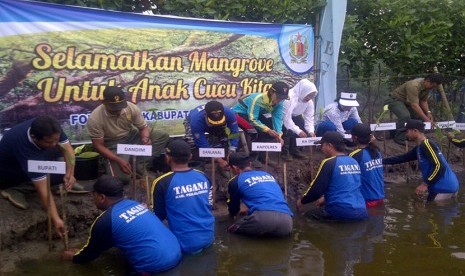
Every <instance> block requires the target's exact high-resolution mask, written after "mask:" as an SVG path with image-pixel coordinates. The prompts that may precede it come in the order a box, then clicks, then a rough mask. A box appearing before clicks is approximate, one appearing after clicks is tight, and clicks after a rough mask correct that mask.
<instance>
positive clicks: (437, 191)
mask: <svg viewBox="0 0 465 276" xmlns="http://www.w3.org/2000/svg"><path fill="white" fill-rule="evenodd" d="M400 131H405V135H406V137H407V140H409V141H414V142H416V143H417V146H416V147H414V148H413V149H412V150H410V151H409V152H407V153H405V154H402V155H398V156H393V157H389V158H385V159H383V164H385V165H386V164H400V163H405V162H409V161H414V160H418V163H419V165H420V169H421V175H422V179H423V182H422V183H421V184H420V185H419V186H418V187H417V188H416V190H415V193H416V194H417V195H418V196H423V195H424V194H426V193H427V192H428V197H427V200H428V201H436V200H445V199H450V198H452V197H455V196H456V195H457V191H458V190H459V181H458V179H457V176H456V175H455V173H454V172H453V171H452V169H451V168H450V166H449V164H448V163H447V161H446V159H445V158H444V156H443V154H442V152H441V150H440V149H439V147H438V146H437V145H436V144H435V143H434V142H433V141H430V140H429V139H428V138H426V136H425V124H424V123H423V122H422V121H420V120H414V119H410V120H408V121H407V124H406V125H405V127H404V128H403V129H401V130H400Z"/></svg>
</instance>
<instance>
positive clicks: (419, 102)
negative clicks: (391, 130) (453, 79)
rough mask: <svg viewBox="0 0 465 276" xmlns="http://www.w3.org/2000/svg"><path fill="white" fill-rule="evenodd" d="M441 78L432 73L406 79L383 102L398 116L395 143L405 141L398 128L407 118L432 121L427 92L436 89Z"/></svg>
mask: <svg viewBox="0 0 465 276" xmlns="http://www.w3.org/2000/svg"><path fill="white" fill-rule="evenodd" d="M442 80H443V77H442V75H441V74H438V73H434V74H430V75H428V76H426V77H425V78H417V79H413V80H410V81H407V82H405V83H404V84H402V85H401V86H399V87H397V88H396V89H394V91H392V93H391V94H390V98H389V99H388V100H386V102H385V104H387V105H388V106H389V110H391V112H392V113H394V115H396V116H397V118H398V120H397V130H396V134H395V137H394V141H395V142H396V143H399V144H404V143H405V140H406V138H405V132H404V131H399V129H401V128H403V127H404V125H405V123H406V122H407V120H408V119H418V120H422V121H424V122H433V114H432V113H431V110H430V108H429V106H428V98H429V92H430V91H431V90H434V89H437V87H438V86H439V85H440V84H441V83H442Z"/></svg>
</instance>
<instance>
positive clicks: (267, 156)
mask: <svg viewBox="0 0 465 276" xmlns="http://www.w3.org/2000/svg"><path fill="white" fill-rule="evenodd" d="M268 158H269V155H268V151H266V152H265V171H268Z"/></svg>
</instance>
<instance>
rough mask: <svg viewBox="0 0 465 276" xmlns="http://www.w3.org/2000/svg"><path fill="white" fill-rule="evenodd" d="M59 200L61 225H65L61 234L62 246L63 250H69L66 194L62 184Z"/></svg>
mask: <svg viewBox="0 0 465 276" xmlns="http://www.w3.org/2000/svg"><path fill="white" fill-rule="evenodd" d="M59 188H60V199H61V216H62V219H63V224H64V225H65V233H64V234H63V245H64V247H65V250H68V248H69V239H68V222H67V216H66V204H67V194H68V193H67V192H66V191H65V189H64V188H63V184H60V186H59Z"/></svg>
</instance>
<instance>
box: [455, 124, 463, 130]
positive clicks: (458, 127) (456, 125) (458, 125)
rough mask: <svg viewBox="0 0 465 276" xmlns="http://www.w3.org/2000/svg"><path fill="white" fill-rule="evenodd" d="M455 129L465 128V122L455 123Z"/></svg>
mask: <svg viewBox="0 0 465 276" xmlns="http://www.w3.org/2000/svg"><path fill="white" fill-rule="evenodd" d="M455 129H458V130H465V123H455Z"/></svg>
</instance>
